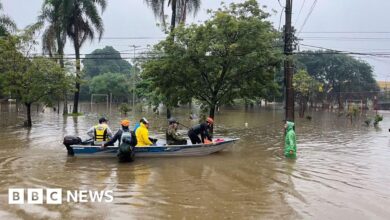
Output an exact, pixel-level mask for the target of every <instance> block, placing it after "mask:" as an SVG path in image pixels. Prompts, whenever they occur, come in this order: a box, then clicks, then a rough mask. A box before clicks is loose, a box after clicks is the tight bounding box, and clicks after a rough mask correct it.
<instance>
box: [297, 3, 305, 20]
mask: <svg viewBox="0 0 390 220" xmlns="http://www.w3.org/2000/svg"><path fill="white" fill-rule="evenodd" d="M305 2H306V0H303V3H302V6H301V9H299V13H298V16H297V18H296V19H295V24H297V23H298V21H299V16H300V15H301V12H302V9H303V6H305Z"/></svg>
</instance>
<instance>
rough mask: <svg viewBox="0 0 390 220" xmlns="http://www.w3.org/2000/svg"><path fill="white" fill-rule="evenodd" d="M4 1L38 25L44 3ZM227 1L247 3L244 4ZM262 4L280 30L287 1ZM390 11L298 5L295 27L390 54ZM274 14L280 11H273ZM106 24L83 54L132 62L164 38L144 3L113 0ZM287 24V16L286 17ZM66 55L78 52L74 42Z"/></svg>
mask: <svg viewBox="0 0 390 220" xmlns="http://www.w3.org/2000/svg"><path fill="white" fill-rule="evenodd" d="M0 1H2V3H3V6H4V12H5V13H6V14H8V15H9V16H10V17H12V18H13V19H14V20H15V22H16V23H17V25H18V27H19V28H23V27H25V26H27V25H29V24H31V23H33V22H34V21H36V18H37V16H38V14H39V11H40V8H41V4H42V2H43V0H0ZM224 2H226V3H230V2H242V0H225V1H224ZM258 2H259V3H260V4H261V5H264V6H267V9H266V10H267V11H268V12H270V13H271V15H272V16H271V18H270V20H271V21H272V22H273V24H274V25H275V27H276V28H278V27H279V21H280V15H281V10H282V6H284V2H285V0H280V4H279V2H278V0H263V1H258ZM220 3H221V1H218V0H203V1H202V7H201V10H200V12H199V13H198V14H197V16H196V17H195V18H192V19H190V20H189V21H188V22H201V21H204V20H206V19H207V18H208V16H207V13H206V10H207V9H216V8H218V6H219V5H220ZM389 8H390V1H388V0H371V1H367V0H295V1H294V5H293V25H294V26H295V28H296V29H297V30H298V31H301V33H300V34H299V38H300V39H302V42H301V43H302V44H305V45H310V46H317V47H325V48H331V49H335V50H342V51H349V52H360V53H389V54H390V22H388V21H389V20H390V13H389V12H388V9H389ZM272 9H273V10H276V11H277V12H273V10H272ZM311 9H312V10H311ZM310 12H311V13H310ZM308 15H310V16H308ZM103 20H104V25H105V33H104V36H103V39H102V40H101V41H100V42H98V41H94V42H92V43H87V44H85V46H84V47H83V48H82V50H81V53H83V54H86V53H90V52H91V51H93V50H94V49H96V48H102V47H104V46H106V45H111V46H113V47H114V48H115V49H117V50H119V51H120V52H122V54H123V55H122V56H123V57H126V58H131V57H132V56H133V55H132V51H133V49H132V48H131V47H130V46H131V45H136V46H137V51H142V50H144V49H146V48H147V46H148V45H152V44H154V43H156V42H157V41H158V40H159V39H161V38H163V37H164V34H163V33H162V31H161V30H160V28H159V27H158V26H157V25H156V23H157V22H158V21H157V20H156V19H155V17H154V15H153V13H152V11H151V10H150V9H149V8H147V7H146V5H145V4H144V1H143V0H109V1H108V7H107V9H106V11H105V12H104V13H103ZM305 21H306V23H305ZM283 24H284V17H282V25H283ZM303 24H305V25H303ZM302 27H303V28H302ZM137 38H138V39H137ZM307 49H313V48H310V47H308V46H300V50H307ZM38 52H39V51H38ZM65 53H69V54H72V53H74V52H73V49H72V46H71V44H70V42H68V44H67V48H66V51H65ZM359 58H360V59H363V60H366V61H367V62H369V63H370V64H371V65H372V66H373V67H374V71H375V76H376V78H377V79H378V80H390V57H389V58H387V57H383V56H367V55H365V56H359Z"/></svg>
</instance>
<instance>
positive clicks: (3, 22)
mask: <svg viewBox="0 0 390 220" xmlns="http://www.w3.org/2000/svg"><path fill="white" fill-rule="evenodd" d="M2 11H3V5H2V4H1V2H0V36H4V35H7V34H8V33H10V32H13V31H15V30H16V24H15V22H14V21H13V20H12V19H11V18H10V17H8V16H7V15H5V14H3V13H2Z"/></svg>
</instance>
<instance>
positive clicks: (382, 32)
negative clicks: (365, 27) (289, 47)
mask: <svg viewBox="0 0 390 220" xmlns="http://www.w3.org/2000/svg"><path fill="white" fill-rule="evenodd" d="M301 33H302V34H390V31H302V32H301Z"/></svg>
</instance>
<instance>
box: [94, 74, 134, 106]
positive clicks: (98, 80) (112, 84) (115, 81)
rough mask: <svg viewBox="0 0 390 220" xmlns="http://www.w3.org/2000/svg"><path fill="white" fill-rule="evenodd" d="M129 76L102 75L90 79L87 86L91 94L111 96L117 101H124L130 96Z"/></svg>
mask: <svg viewBox="0 0 390 220" xmlns="http://www.w3.org/2000/svg"><path fill="white" fill-rule="evenodd" d="M130 87H131V85H130V80H129V76H128V75H125V74H120V73H104V74H102V75H99V76H95V77H93V78H92V80H91V83H90V84H89V89H90V91H91V93H98V94H107V95H109V94H110V93H111V94H112V96H113V97H115V98H116V99H117V100H121V101H123V100H126V99H127V98H128V96H129V95H130V91H129V88H130Z"/></svg>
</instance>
